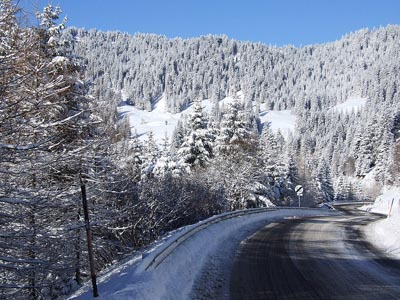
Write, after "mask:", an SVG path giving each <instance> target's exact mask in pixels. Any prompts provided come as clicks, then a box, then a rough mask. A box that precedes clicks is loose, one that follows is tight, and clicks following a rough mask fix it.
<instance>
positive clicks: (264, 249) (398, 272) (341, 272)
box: [229, 207, 400, 300]
mask: <svg viewBox="0 0 400 300" xmlns="http://www.w3.org/2000/svg"><path fill="white" fill-rule="evenodd" d="M342 209H344V207H342ZM344 211H345V214H344V215H342V216H328V217H310V218H302V219H292V220H285V221H280V222H276V223H271V224H268V225H267V226H265V227H264V228H262V229H261V230H259V231H257V232H256V233H255V234H253V235H251V236H250V237H248V238H247V239H246V240H245V241H244V242H242V243H241V246H240V247H239V251H238V252H237V255H236V258H235V261H234V264H233V268H232V272H231V274H232V275H231V279H230V287H229V299H235V300H236V299H240V300H246V299H252V300H256V299H268V300H273V299H296V300H301V299H304V300H306V299H307V300H311V299H338V300H339V299H340V300H344V299H363V300H369V299H371V300H372V299H373V300H378V299H382V300H391V299H393V300H394V299H397V300H398V299H400V262H399V261H396V260H392V259H389V258H385V257H384V256H381V255H380V253H378V252H377V251H378V250H375V249H373V248H372V247H371V245H370V244H369V243H368V242H365V241H364V239H363V233H362V232H363V227H364V225H366V224H368V223H370V222H371V221H374V220H377V219H379V218H380V217H378V216H376V215H371V214H367V213H364V212H360V211H356V210H354V209H353V210H352V209H351V208H346V209H345V210H344Z"/></svg>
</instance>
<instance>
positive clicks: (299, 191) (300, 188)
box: [294, 185, 304, 207]
mask: <svg viewBox="0 0 400 300" xmlns="http://www.w3.org/2000/svg"><path fill="white" fill-rule="evenodd" d="M294 191H295V192H296V194H297V196H298V197H299V207H301V197H302V196H303V191H304V188H303V186H301V185H296V187H295V188H294Z"/></svg>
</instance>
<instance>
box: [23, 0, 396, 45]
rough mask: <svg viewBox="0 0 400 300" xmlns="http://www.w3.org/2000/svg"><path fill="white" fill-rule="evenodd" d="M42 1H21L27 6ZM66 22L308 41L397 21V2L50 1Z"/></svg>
mask: <svg viewBox="0 0 400 300" xmlns="http://www.w3.org/2000/svg"><path fill="white" fill-rule="evenodd" d="M32 3H36V4H37V3H39V5H40V6H43V5H44V4H46V3H48V2H47V1H43V0H20V4H21V5H22V6H23V7H24V8H25V9H27V10H32V7H34V6H33V5H32ZM52 4H53V5H57V4H58V5H60V6H61V8H62V9H63V11H64V12H65V14H66V15H67V16H68V25H70V26H76V27H84V28H87V29H90V28H97V29H101V30H120V31H124V32H129V33H132V34H133V33H135V32H145V33H157V34H163V35H166V36H167V37H176V36H180V37H184V38H187V37H197V36H200V35H206V34H226V35H227V36H228V37H230V38H235V39H238V40H246V41H254V42H262V43H265V44H272V45H278V46H282V45H286V44H293V45H296V46H299V45H308V44H315V43H323V42H328V41H334V40H337V39H339V38H340V37H341V36H342V35H344V34H346V33H349V32H352V31H355V30H358V29H361V28H365V27H368V28H370V29H372V28H373V27H379V26H386V25H387V24H400V0H375V1H372V0H297V1H296V0H274V1H272V0H264V1H262V0H245V1H244V0H243V1H235V0H230V1H227V0H113V1H112V0H53V1H52Z"/></svg>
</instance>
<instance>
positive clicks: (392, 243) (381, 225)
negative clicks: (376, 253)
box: [361, 187, 400, 259]
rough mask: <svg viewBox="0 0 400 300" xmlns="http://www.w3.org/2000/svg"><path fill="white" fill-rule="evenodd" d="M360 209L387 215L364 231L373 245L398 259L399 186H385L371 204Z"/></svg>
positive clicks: (399, 234)
mask: <svg viewBox="0 0 400 300" xmlns="http://www.w3.org/2000/svg"><path fill="white" fill-rule="evenodd" d="M392 203H393V205H392ZM361 209H364V210H367V211H371V212H375V213H379V214H384V215H387V216H388V217H387V218H386V219H384V220H380V221H377V222H375V223H372V224H370V225H369V226H368V227H367V229H366V232H365V233H366V236H367V238H368V240H369V241H370V242H371V243H372V244H373V245H374V246H375V247H377V248H378V249H381V250H382V251H384V252H385V253H387V254H389V255H391V256H395V257H396V258H398V259H400V188H398V187H397V188H387V189H386V190H385V191H384V192H383V194H382V195H380V196H379V197H378V198H377V199H376V200H375V202H374V203H373V204H371V205H365V206H363V207H362V208H361ZM389 213H390V215H389Z"/></svg>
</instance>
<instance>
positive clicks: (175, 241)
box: [140, 207, 321, 271]
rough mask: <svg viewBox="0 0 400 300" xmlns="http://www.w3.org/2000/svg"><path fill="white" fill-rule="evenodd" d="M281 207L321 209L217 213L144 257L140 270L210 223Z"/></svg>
mask: <svg viewBox="0 0 400 300" xmlns="http://www.w3.org/2000/svg"><path fill="white" fill-rule="evenodd" d="M280 209H293V210H298V209H315V210H321V209H320V208H309V207H307V208H306V207H301V208H298V207H262V208H253V209H245V210H238V211H233V212H228V213H225V214H222V215H217V216H213V217H211V218H209V219H206V220H204V221H201V222H199V223H197V224H195V225H192V226H193V227H192V228H190V229H189V230H187V231H185V232H183V233H182V234H180V235H178V236H177V237H176V238H174V239H172V240H171V241H168V242H167V243H166V246H165V248H164V249H162V250H161V251H160V252H157V253H156V254H154V255H152V254H151V253H150V254H149V255H148V256H146V257H144V258H143V262H142V266H141V267H140V270H145V271H148V270H150V269H153V270H154V269H155V268H157V267H158V266H159V265H160V264H161V263H162V262H163V261H164V260H165V259H166V258H167V257H168V256H169V255H170V254H171V253H172V252H173V251H174V250H175V249H176V248H177V247H178V246H179V245H180V244H182V243H183V242H184V241H186V240H187V239H189V238H190V237H191V236H193V235H194V234H195V233H197V232H199V231H201V230H203V229H205V228H207V227H209V226H210V225H213V224H216V223H219V222H221V221H224V220H228V219H232V218H236V217H238V216H243V215H250V214H257V213H262V212H266V211H275V210H280ZM161 247H162V246H161Z"/></svg>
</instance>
